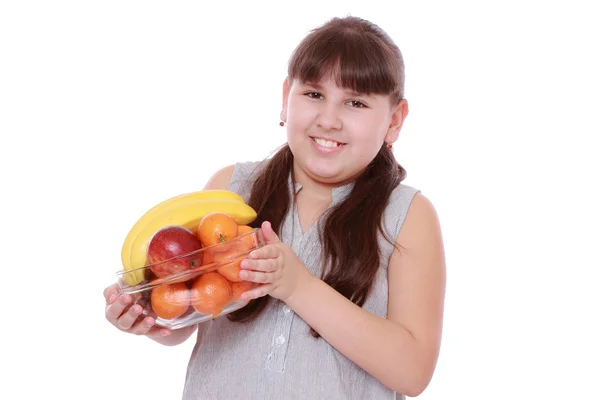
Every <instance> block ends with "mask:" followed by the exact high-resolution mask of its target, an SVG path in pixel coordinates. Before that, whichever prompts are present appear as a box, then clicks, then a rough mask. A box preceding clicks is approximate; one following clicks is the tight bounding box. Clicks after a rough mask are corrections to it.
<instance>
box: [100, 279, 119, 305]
mask: <svg viewBox="0 0 600 400" xmlns="http://www.w3.org/2000/svg"><path fill="white" fill-rule="evenodd" d="M117 286H118V285H117V284H116V283H114V284H112V285H110V286H108V287H107V288H105V289H104V292H103V295H104V298H105V299H106V302H107V303H108V304H110V303H112V302H111V301H110V300H111V298H112V299H115V298H114V295H117V296H118V295H119V291H118V289H117ZM113 301H114V300H113Z"/></svg>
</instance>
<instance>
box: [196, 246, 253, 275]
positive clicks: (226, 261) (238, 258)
mask: <svg viewBox="0 0 600 400" xmlns="http://www.w3.org/2000/svg"><path fill="white" fill-rule="evenodd" d="M217 247H218V246H217ZM213 249H215V248H213ZM245 251H247V250H246V245H245V244H244V243H242V242H241V241H239V240H232V241H231V246H230V247H229V249H227V250H226V251H206V254H205V255H204V264H203V265H207V264H210V263H213V262H214V263H215V265H216V267H217V268H216V270H217V272H218V273H220V274H221V275H223V276H224V277H225V278H227V280H229V281H230V282H239V281H240V280H241V279H240V271H241V270H242V267H241V263H242V260H243V259H244V258H245V256H244V255H241V254H243V253H244V252H245Z"/></svg>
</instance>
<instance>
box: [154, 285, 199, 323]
mask: <svg viewBox="0 0 600 400" xmlns="http://www.w3.org/2000/svg"><path fill="white" fill-rule="evenodd" d="M150 304H151V306H152V310H153V311H154V313H155V314H156V315H157V316H158V317H160V318H163V319H173V318H177V317H180V316H182V315H183V314H185V312H186V311H187V310H188V308H189V307H190V291H189V290H188V288H187V286H186V285H185V283H183V282H178V283H171V284H168V285H163V286H158V287H155V288H154V289H152V293H151V294H150Z"/></svg>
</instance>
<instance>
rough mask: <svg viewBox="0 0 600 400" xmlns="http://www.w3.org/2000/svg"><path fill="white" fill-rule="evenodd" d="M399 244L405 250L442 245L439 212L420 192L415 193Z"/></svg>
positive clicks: (401, 230) (398, 240)
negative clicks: (407, 248)
mask: <svg viewBox="0 0 600 400" xmlns="http://www.w3.org/2000/svg"><path fill="white" fill-rule="evenodd" d="M397 243H398V244H399V245H400V246H402V247H403V248H406V247H409V248H410V247H413V248H418V247H423V246H436V245H441V228H440V222H439V218H438V213H437V210H436V209H435V206H434V205H433V203H432V202H431V200H430V199H429V198H427V197H426V196H425V195H424V194H423V193H421V192H420V191H418V192H416V193H414V195H413V196H412V201H411V202H410V206H409V207H408V210H407V213H406V216H405V218H404V222H403V224H402V228H401V229H400V231H399V232H398V236H397Z"/></svg>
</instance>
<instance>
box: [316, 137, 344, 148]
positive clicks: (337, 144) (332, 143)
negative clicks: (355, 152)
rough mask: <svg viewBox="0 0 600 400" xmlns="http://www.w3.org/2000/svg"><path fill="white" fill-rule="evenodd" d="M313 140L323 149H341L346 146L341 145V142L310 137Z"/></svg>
mask: <svg viewBox="0 0 600 400" xmlns="http://www.w3.org/2000/svg"><path fill="white" fill-rule="evenodd" d="M310 138H311V139H312V140H314V141H315V143H316V144H318V145H319V146H323V147H331V148H334V147H340V146H344V145H345V144H346V143H340V142H336V141H334V140H327V139H321V138H318V137H313V136H311V137H310Z"/></svg>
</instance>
